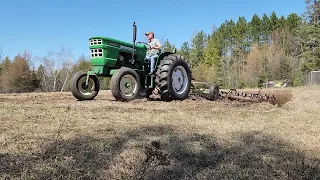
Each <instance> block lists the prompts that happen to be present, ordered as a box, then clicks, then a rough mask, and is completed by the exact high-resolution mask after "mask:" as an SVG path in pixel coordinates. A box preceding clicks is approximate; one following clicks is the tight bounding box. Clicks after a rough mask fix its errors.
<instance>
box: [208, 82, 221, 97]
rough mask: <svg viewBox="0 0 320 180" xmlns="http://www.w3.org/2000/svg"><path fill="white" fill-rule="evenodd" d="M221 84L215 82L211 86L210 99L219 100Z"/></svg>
mask: <svg viewBox="0 0 320 180" xmlns="http://www.w3.org/2000/svg"><path fill="white" fill-rule="evenodd" d="M219 93H220V91H219V86H218V85H217V84H215V83H213V84H212V85H211V86H210V89H209V99H210V100H217V99H219Z"/></svg>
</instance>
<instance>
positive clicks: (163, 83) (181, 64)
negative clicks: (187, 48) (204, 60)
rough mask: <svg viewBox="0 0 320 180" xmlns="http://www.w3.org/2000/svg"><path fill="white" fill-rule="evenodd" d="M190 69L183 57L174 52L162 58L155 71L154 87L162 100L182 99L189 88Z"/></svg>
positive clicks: (186, 95) (186, 94)
mask: <svg viewBox="0 0 320 180" xmlns="http://www.w3.org/2000/svg"><path fill="white" fill-rule="evenodd" d="M191 77H192V76H191V70H190V68H189V65H188V63H187V62H186V61H185V59H184V58H183V57H182V56H180V55H176V54H171V55H168V56H166V57H164V58H163V60H162V61H161V63H160V65H159V68H158V69H157V72H156V80H155V83H156V89H157V90H158V92H159V94H160V96H161V99H162V100H163V101H171V100H184V99H186V98H188V96H189V92H190V88H191Z"/></svg>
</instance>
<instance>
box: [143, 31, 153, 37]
mask: <svg viewBox="0 0 320 180" xmlns="http://www.w3.org/2000/svg"><path fill="white" fill-rule="evenodd" d="M149 34H152V35H154V33H153V32H152V31H149V32H146V33H145V35H146V36H148V35H149Z"/></svg>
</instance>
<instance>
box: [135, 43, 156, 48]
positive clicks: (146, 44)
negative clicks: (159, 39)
mask: <svg viewBox="0 0 320 180" xmlns="http://www.w3.org/2000/svg"><path fill="white" fill-rule="evenodd" d="M138 43H139V44H145V45H146V46H148V47H147V48H148V49H152V47H151V46H150V45H149V44H148V43H145V42H137V44H138Z"/></svg>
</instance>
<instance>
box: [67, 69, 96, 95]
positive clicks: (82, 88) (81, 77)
mask: <svg viewBox="0 0 320 180" xmlns="http://www.w3.org/2000/svg"><path fill="white" fill-rule="evenodd" d="M86 79H87V71H79V72H77V73H75V74H74V75H73V76H72V79H71V92H72V94H73V96H74V97H76V98H77V99H79V100H80V101H83V100H92V99H94V98H95V97H96V96H97V95H98V92H99V89H100V83H99V79H98V78H97V77H96V76H94V75H90V76H89V79H88V85H87V86H86Z"/></svg>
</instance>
